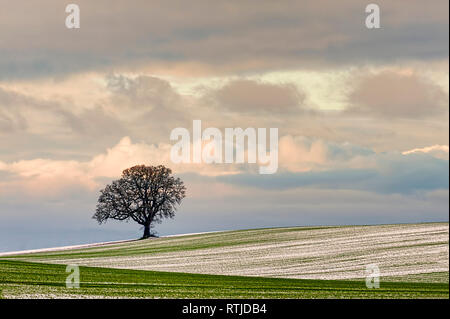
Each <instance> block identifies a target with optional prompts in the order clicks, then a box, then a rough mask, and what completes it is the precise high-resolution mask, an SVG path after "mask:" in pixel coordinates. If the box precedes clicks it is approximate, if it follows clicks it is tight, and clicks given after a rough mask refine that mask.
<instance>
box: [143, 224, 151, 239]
mask: <svg viewBox="0 0 450 319" xmlns="http://www.w3.org/2000/svg"><path fill="white" fill-rule="evenodd" d="M149 237H150V224H149V225H144V235H142V239H145V238H149Z"/></svg>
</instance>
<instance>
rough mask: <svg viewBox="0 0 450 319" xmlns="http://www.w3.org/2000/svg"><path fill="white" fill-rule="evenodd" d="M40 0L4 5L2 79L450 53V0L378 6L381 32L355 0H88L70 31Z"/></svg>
mask: <svg viewBox="0 0 450 319" xmlns="http://www.w3.org/2000/svg"><path fill="white" fill-rule="evenodd" d="M33 3H34V2H31V3H28V2H27V3H23V2H11V1H8V2H6V3H5V4H2V8H3V10H2V11H1V12H0V21H2V23H3V28H2V29H1V30H0V39H2V42H0V79H14V78H16V79H17V78H35V77H46V76H65V75H67V73H78V72H82V71H86V70H103V71H105V70H109V71H112V70H121V69H123V68H127V69H128V70H134V71H136V70H142V69H143V68H148V69H153V70H154V69H165V70H166V72H171V71H175V72H177V73H178V74H180V70H181V73H183V72H184V73H185V74H186V72H190V71H189V70H192V69H194V70H195V71H196V72H201V71H203V72H207V73H209V74H216V75H217V74H225V73H227V74H233V73H237V72H249V71H250V72H252V71H257V72H259V71H261V70H273V69H286V68H292V67H297V68H299V67H300V68H327V67H329V66H330V65H349V64H358V63H366V62H367V61H374V62H376V63H380V62H381V63H383V62H386V61H398V60H399V59H400V60H404V59H407V60H408V59H425V60H433V59H439V58H447V57H448V30H447V25H448V13H447V12H448V1H445V0H444V1H433V4H432V5H430V4H426V3H424V2H423V1H420V0H414V1H408V5H407V6H406V7H405V6H403V5H398V4H396V3H393V2H392V1H379V2H378V3H377V4H379V5H380V7H381V11H382V16H383V18H382V22H381V23H382V29H381V30H375V32H374V30H368V29H367V28H366V27H365V25H364V20H365V15H366V14H365V12H364V8H365V5H362V4H361V3H359V2H358V1H352V0H346V1H339V3H327V4H326V5H324V4H323V3H322V2H317V3H314V4H305V3H304V2H301V1H290V2H289V5H287V6H282V7H280V6H278V5H277V4H274V3H273V2H272V1H260V2H259V4H258V6H255V5H254V3H253V2H246V3H229V2H224V3H223V2H217V3H210V2H205V1H196V2H194V3H192V4H191V5H190V6H189V8H186V6H185V4H184V3H183V2H179V1H176V2H171V3H166V2H161V1H143V0H138V1H135V2H134V5H133V6H129V5H127V4H126V3H124V2H120V1H113V3H112V4H111V1H109V0H99V1H95V2H93V1H87V0H79V1H78V2H77V4H78V5H79V6H80V9H81V16H82V18H81V20H82V22H81V28H80V29H77V30H67V29H66V28H65V26H64V18H65V16H66V14H65V13H64V4H61V3H60V2H59V1H57V0H45V1H39V15H36V12H35V10H33V9H31V8H35V5H34V4H33ZM105 8H107V9H105ZM18 17H20V18H18ZM411 34H414V36H411ZM98 39H101V41H99V40H98Z"/></svg>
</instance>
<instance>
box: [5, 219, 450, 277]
mask: <svg viewBox="0 0 450 319" xmlns="http://www.w3.org/2000/svg"><path fill="white" fill-rule="evenodd" d="M448 229H449V228H448V223H432V224H415V225H381V226H345V227H290V228H274V229H253V230H243V231H229V232H219V233H209V234H198V235H186V236H178V237H165V238H158V239H151V240H143V241H131V242H126V243H117V244H110V245H102V246H99V247H90V248H82V249H69V250H65V251H53V252H41V253H33V254H23V255H20V256H10V257H0V259H15V260H23V261H32V262H35V261H37V262H44V263H56V264H68V263H72V264H78V265H84V266H94V267H107V268H126V269H139V270H154V271H173V272H186V273H200V274H221V275H244V276H262V277H278V278H296V279H335V280H349V279H358V280H361V279H364V278H365V267H366V265H368V264H374V263H375V264H377V265H378V266H379V267H380V270H381V272H382V276H383V280H385V281H386V280H389V281H398V280H399V279H400V280H401V281H429V280H431V281H432V282H448V233H449V230H448ZM430 273H431V275H430Z"/></svg>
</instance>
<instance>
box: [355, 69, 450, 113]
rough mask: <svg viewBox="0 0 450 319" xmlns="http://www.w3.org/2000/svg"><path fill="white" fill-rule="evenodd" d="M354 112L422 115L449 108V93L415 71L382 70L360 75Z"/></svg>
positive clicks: (442, 111) (440, 111)
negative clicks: (405, 72)
mask: <svg viewBox="0 0 450 319" xmlns="http://www.w3.org/2000/svg"><path fill="white" fill-rule="evenodd" d="M350 101H351V103H352V104H353V105H354V106H353V107H351V108H350V111H351V112H357V113H363V114H364V113H365V114H369V115H375V116H381V117H385V118H392V117H400V118H422V117H424V116H425V117H430V116H433V115H436V114H442V113H444V112H445V111H446V110H447V111H448V96H447V95H446V94H445V93H444V92H443V91H442V89H441V88H440V87H439V86H438V85H437V84H434V83H433V82H431V81H429V80H428V79H426V78H424V77H421V76H420V75H419V74H416V73H409V74H408V73H407V74H402V73H399V72H395V71H382V72H380V73H377V74H371V73H369V74H367V75H363V76H361V79H360V80H359V81H358V82H357V83H356V88H355V90H354V91H353V93H352V94H351V96H350Z"/></svg>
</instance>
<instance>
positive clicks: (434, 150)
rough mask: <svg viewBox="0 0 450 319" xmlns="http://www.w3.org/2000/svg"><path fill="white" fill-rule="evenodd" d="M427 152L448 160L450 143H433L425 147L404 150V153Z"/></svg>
mask: <svg viewBox="0 0 450 319" xmlns="http://www.w3.org/2000/svg"><path fill="white" fill-rule="evenodd" d="M415 153H427V154H430V155H432V156H434V157H437V158H441V159H446V160H448V145H432V146H427V147H423V148H414V149H412V150H409V151H404V152H402V154H404V155H408V154H415Z"/></svg>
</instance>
